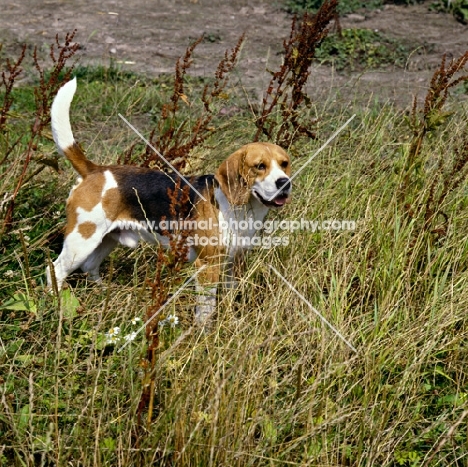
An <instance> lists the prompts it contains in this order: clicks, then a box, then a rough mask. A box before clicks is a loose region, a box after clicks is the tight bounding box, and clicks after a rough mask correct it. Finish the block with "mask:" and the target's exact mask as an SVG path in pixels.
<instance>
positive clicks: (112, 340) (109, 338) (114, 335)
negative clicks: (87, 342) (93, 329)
mask: <svg viewBox="0 0 468 467" xmlns="http://www.w3.org/2000/svg"><path fill="white" fill-rule="evenodd" d="M119 334H120V328H119V327H118V326H115V327H113V328H110V329H109V331H107V332H106V344H116V343H117V342H118V340H119Z"/></svg>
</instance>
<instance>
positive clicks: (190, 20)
mask: <svg viewBox="0 0 468 467" xmlns="http://www.w3.org/2000/svg"><path fill="white" fill-rule="evenodd" d="M429 3H430V2H429ZM429 3H428V2H426V3H425V4H419V5H414V6H409V7H406V6H395V5H386V6H385V7H384V8H383V9H382V10H377V11H372V12H366V13H357V14H352V15H349V16H348V17H344V18H342V21H341V23H342V26H343V27H359V28H371V29H377V30H379V31H381V32H383V33H386V34H388V35H390V36H393V37H397V38H404V39H406V40H407V41H409V42H410V43H411V44H414V48H415V52H414V53H413V54H412V56H411V58H410V59H409V61H408V65H407V67H406V69H405V70H403V69H391V68H390V69H389V68H387V69H385V70H381V71H371V72H365V73H348V74H340V75H338V74H337V73H335V72H333V70H332V69H331V67H329V66H320V65H316V66H314V69H313V72H312V75H311V78H310V80H309V92H310V94H311V95H312V96H313V97H316V98H318V97H319V96H320V98H324V96H326V97H327V98H330V96H332V98H340V99H352V98H353V95H354V94H356V93H357V94H358V95H359V96H360V98H361V99H362V98H364V99H375V98H377V99H379V100H391V101H394V102H396V103H398V104H399V105H403V106H406V105H408V104H409V103H410V102H411V100H412V97H413V95H414V94H417V93H419V94H420V93H422V92H423V91H424V89H425V86H427V83H428V81H429V79H430V76H431V75H432V73H433V70H434V68H435V67H436V66H437V65H438V63H439V62H440V59H441V57H442V55H443V54H444V53H447V54H448V56H449V57H450V56H457V57H458V56H459V55H460V54H461V53H463V52H465V51H466V50H467V49H468V27H467V26H464V25H462V24H460V23H458V22H457V21H456V20H455V19H454V18H453V17H452V16H451V15H449V14H440V13H435V12H430V11H429V10H428V5H429ZM279 4H280V2H279V1H276V0H271V1H270V2H262V1H261V0H255V1H254V0H232V1H227V0H225V1H223V0H214V1H213V0H151V1H150V0H104V1H103V0H99V1H98V0H86V1H84V0H46V1H41V2H40V1H37V0H36V1H31V0H29V1H23V0H1V1H0V11H1V13H0V41H1V42H2V43H3V50H4V52H6V53H7V54H8V55H12V54H14V52H15V51H18V50H19V47H20V45H21V44H22V43H24V42H26V43H28V44H32V45H38V46H44V47H45V46H46V45H47V44H50V43H51V42H52V41H53V40H54V37H55V35H56V34H57V33H58V34H59V35H60V37H62V38H63V37H64V35H65V33H66V32H67V31H72V30H73V29H75V28H76V29H77V30H78V32H77V35H76V40H77V41H78V42H79V43H80V44H81V45H82V46H83V48H82V50H81V51H80V61H81V63H83V64H89V63H99V64H104V65H106V64H109V63H110V60H111V59H113V60H114V61H116V62H117V63H119V64H121V66H122V67H124V68H128V69H131V70H135V71H140V72H145V73H148V74H151V75H156V74H158V73H165V72H172V71H173V70H174V64H175V62H176V60H177V58H178V57H179V56H180V55H182V54H183V53H184V51H185V49H186V47H187V45H188V44H189V43H190V42H191V41H193V40H194V39H195V38H198V37H199V36H200V35H201V34H202V33H205V35H206V38H207V39H206V40H205V41H204V42H203V43H202V44H201V45H200V46H199V47H198V48H197V53H196V55H195V58H196V60H195V62H194V64H193V67H192V73H196V74H198V75H208V76H213V73H214V70H215V69H216V66H217V64H218V62H219V60H220V59H221V58H222V56H223V54H224V51H225V50H226V49H230V48H231V47H233V46H234V45H235V43H236V42H237V39H238V38H239V36H240V35H241V34H242V33H243V32H245V33H246V42H245V45H244V47H243V49H242V55H241V60H240V64H239V72H238V74H237V77H236V80H237V83H236V84H237V85H238V86H244V87H245V88H246V89H247V90H253V91H254V92H255V93H256V95H257V96H260V95H261V92H262V89H265V85H266V83H267V82H268V80H269V74H268V73H267V72H266V69H267V68H268V69H275V67H276V66H277V65H278V64H279V63H280V60H281V50H282V40H283V39H284V38H285V37H286V36H287V35H288V32H289V30H290V24H291V17H290V16H288V15H287V14H286V13H285V12H284V11H282V10H281V9H280V8H279ZM13 56H14V55H13Z"/></svg>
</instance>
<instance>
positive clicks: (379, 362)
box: [0, 68, 468, 467]
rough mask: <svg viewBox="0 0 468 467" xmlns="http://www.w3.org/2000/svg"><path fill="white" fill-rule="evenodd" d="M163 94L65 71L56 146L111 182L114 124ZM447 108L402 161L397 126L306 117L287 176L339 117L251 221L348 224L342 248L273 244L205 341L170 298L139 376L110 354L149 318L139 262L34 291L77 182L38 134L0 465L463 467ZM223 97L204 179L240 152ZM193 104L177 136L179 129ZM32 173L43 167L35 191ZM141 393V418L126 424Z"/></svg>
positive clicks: (466, 324)
mask: <svg viewBox="0 0 468 467" xmlns="http://www.w3.org/2000/svg"><path fill="white" fill-rule="evenodd" d="M201 86H202V84H201V83H200V82H199V81H197V80H193V82H192V83H191V84H190V85H189V88H190V89H191V90H194V91H197V90H199V89H200V88H201ZM170 92H171V90H170V80H168V79H163V78H161V79H158V78H155V79H154V80H151V79H149V78H145V77H141V76H137V75H128V74H125V73H123V72H119V71H118V70H115V69H113V68H111V69H106V68H102V69H101V68H99V69H81V71H80V74H79V83H78V92H77V95H76V97H75V100H74V103H73V107H72V126H73V128H74V132H75V137H77V139H78V140H79V141H80V142H81V143H82V144H83V146H84V147H85V148H86V150H87V152H88V155H89V157H90V158H91V159H92V160H94V161H97V162H106V163H114V162H115V161H117V160H118V158H119V156H121V155H122V154H123V153H124V152H125V151H126V150H128V148H129V147H130V145H131V144H133V143H135V142H138V138H137V137H136V136H135V135H134V134H133V133H132V131H131V130H129V129H128V128H127V127H126V126H125V125H124V123H123V122H122V121H121V120H120V119H119V118H118V116H117V115H118V114H119V113H121V114H122V115H124V116H125V117H126V118H128V119H129V120H131V121H132V122H133V123H134V124H135V125H136V126H138V128H139V129H140V130H141V131H142V132H143V133H144V134H148V132H149V131H150V129H151V128H152V127H153V126H154V124H155V119H156V116H157V115H159V110H160V108H161V103H162V102H166V101H167V99H168V98H169V96H170ZM454 92H455V94H454V95H455V97H453V98H449V99H448V101H447V103H446V105H445V107H444V112H443V113H442V112H441V113H439V114H437V118H438V119H439V120H437V125H436V124H434V125H433V126H432V127H431V128H430V129H429V130H428V131H427V134H425V136H424V138H423V139H422V140H421V146H420V152H418V155H417V157H416V158H414V157H413V158H411V151H412V147H413V146H412V145H413V144H414V141H415V139H417V136H415V133H414V131H413V130H414V128H413V129H411V128H410V125H409V123H408V121H409V117H408V113H407V112H404V111H402V110H399V109H397V108H395V107H393V106H392V105H391V104H388V105H380V104H373V103H370V104H369V105H367V106H362V105H358V104H354V103H353V102H352V101H351V102H350V103H349V104H348V105H347V106H346V107H341V106H338V104H336V103H335V102H334V100H333V98H332V96H329V98H328V97H327V96H324V99H323V101H321V102H317V103H315V104H314V105H313V106H312V107H311V108H310V110H309V112H310V116H311V118H318V119H319V120H318V123H317V128H316V132H317V139H316V140H311V139H305V138H302V139H297V140H296V141H295V142H294V144H293V145H292V146H291V147H290V148H288V149H289V151H290V153H291V154H292V157H293V169H296V170H297V169H298V168H299V167H301V166H302V164H304V163H305V162H306V161H307V160H308V159H309V158H310V157H311V155H312V154H314V151H315V150H316V149H318V148H319V147H320V146H321V144H322V143H323V142H324V141H326V139H327V138H328V137H329V136H330V135H331V134H332V133H333V132H334V131H335V130H336V129H337V128H339V127H340V126H341V125H342V124H343V123H344V122H345V121H346V120H347V119H348V118H349V117H350V116H351V115H353V114H356V117H355V118H354V120H353V121H352V122H351V123H350V124H349V126H348V127H346V129H345V130H344V131H343V132H342V133H341V134H340V135H339V136H338V137H337V138H336V140H335V141H334V142H332V143H331V144H330V145H329V146H327V147H326V148H325V149H324V150H323V151H322V152H321V153H320V154H319V155H317V156H316V157H315V158H314V159H313V161H312V162H311V163H310V164H309V165H308V166H307V168H305V169H304V170H303V171H302V172H301V173H300V175H299V176H297V177H296V178H295V180H294V198H293V203H292V204H291V205H289V206H288V207H287V208H285V209H284V210H281V211H278V212H274V213H271V215H270V217H269V219H271V220H290V221H292V220H300V219H305V220H315V221H319V222H321V221H329V220H338V221H342V220H349V221H355V223H356V226H355V229H354V230H333V229H329V230H318V231H315V232H314V231H312V230H310V229H302V230H297V231H294V232H288V231H285V230H281V229H280V231H277V232H276V233H275V235H281V236H284V237H286V238H287V242H284V243H287V245H286V246H284V245H283V246H280V247H275V248H269V249H258V250H256V251H254V252H252V253H251V254H250V256H249V258H248V267H247V271H246V273H245V275H244V278H243V281H242V282H241V284H240V286H239V291H238V292H239V293H237V294H233V293H223V294H222V295H221V296H220V299H219V307H218V308H219V309H218V313H217V316H216V317H215V319H214V320H213V323H212V325H211V327H210V329H209V331H208V332H203V331H202V330H201V329H200V328H198V327H196V326H193V308H194V304H195V296H194V292H193V291H192V290H191V289H190V287H189V288H187V289H186V290H185V291H184V293H182V294H181V295H180V296H178V297H177V298H176V299H175V300H174V301H173V302H171V303H170V305H169V306H168V307H167V309H165V311H164V316H166V317H168V316H177V318H178V320H175V321H177V322H174V323H173V325H171V324H169V323H166V325H165V326H160V328H159V347H158V349H157V364H156V365H155V367H154V368H153V369H152V371H148V367H147V366H148V362H147V360H146V357H145V355H146V350H147V342H146V339H145V336H144V332H140V333H138V334H137V335H136V337H135V338H134V340H131V341H129V343H128V345H127V346H126V347H125V348H124V349H123V350H122V351H119V349H120V348H121V347H122V346H123V344H124V343H126V342H127V341H126V340H125V336H129V335H130V336H131V337H132V338H133V337H134V336H133V335H132V334H131V333H132V332H136V331H137V330H138V329H139V328H140V326H141V324H142V320H144V319H145V316H146V313H147V311H148V309H150V308H151V306H152V298H151V286H150V284H149V283H148V280H149V281H150V282H151V280H152V279H153V277H154V270H155V262H156V257H157V251H156V250H157V249H156V248H155V247H150V246H141V247H139V248H138V249H136V250H127V249H117V250H116V251H115V252H114V253H113V254H112V256H111V259H110V260H109V261H107V262H106V263H105V264H104V271H103V273H104V285H103V286H102V287H98V286H95V285H93V284H91V283H87V281H86V278H85V277H84V276H83V275H80V274H75V275H74V276H72V277H71V278H70V280H69V284H70V287H69V288H68V289H66V290H65V291H63V292H62V293H61V295H60V297H59V298H57V297H56V296H54V294H49V293H47V292H46V291H45V287H44V280H45V275H44V269H45V266H46V264H47V262H48V259H47V258H48V255H49V256H50V257H51V258H52V259H55V258H56V256H57V254H58V253H59V251H60V248H61V230H62V228H63V226H64V206H65V200H66V197H67V195H68V192H69V190H70V187H71V186H72V185H73V183H74V180H75V174H74V173H73V171H72V169H71V167H70V166H69V164H68V163H67V162H66V161H64V160H61V159H60V160H58V166H59V167H60V170H61V171H60V172H59V173H58V172H56V171H54V170H53V169H52V168H51V167H50V165H53V162H54V157H56V152H55V149H54V146H53V143H52V141H51V139H50V135H49V134H47V133H44V135H43V137H42V138H41V139H40V141H39V143H38V147H37V149H36V152H35V154H36V155H37V158H36V159H33V160H32V162H31V164H30V166H29V168H28V175H33V174H34V176H32V177H30V178H29V179H28V180H27V181H26V182H25V184H24V186H23V187H22V189H21V190H20V192H19V195H18V198H17V201H16V206H15V215H14V222H13V225H12V227H11V229H10V230H8V231H7V232H4V233H3V236H2V238H1V242H2V244H1V248H2V256H1V257H0V300H1V302H0V303H1V305H0V316H1V327H0V339H1V340H0V399H1V400H0V440H1V443H0V465H1V466H5V467H6V466H13V465H14V466H36V465H37V466H65V465H67V466H149V465H168V466H169V465H187V466H205V465H206V466H209V465H213V466H226V465H230V466H239V467H240V466H249V465H252V466H267V465H268V466H273V465H277V466H284V465H297V466H306V465H310V466H338V465H340V466H341V465H342V466H345V465H350V466H398V465H399V466H422V465H427V466H453V465H459V466H462V465H466V463H467V454H466V453H467V452H468V439H467V432H468V425H467V418H466V416H467V415H468V397H467V394H468V354H467V351H468V346H467V331H468V321H467V309H468V288H467V281H468V269H467V266H468V247H467V245H468V244H467V241H466V232H467V228H468V219H467V212H468V211H467V190H468V186H467V184H466V183H465V166H464V165H463V164H461V162H460V165H458V166H457V165H456V161H457V160H464V159H463V158H464V157H465V158H466V157H467V155H466V154H465V153H466V150H467V145H466V141H467V130H466V122H467V105H466V99H464V90H463V88H456V89H455V90H454ZM13 95H14V98H15V104H14V106H13V107H12V108H11V109H10V119H9V122H8V127H7V128H6V129H5V130H4V131H3V133H2V134H1V135H0V136H1V138H2V140H1V142H2V145H3V147H7V146H8V145H9V144H10V143H11V142H12V141H15V140H16V139H19V142H18V144H17V145H16V146H15V148H14V150H13V151H12V152H11V154H10V156H9V158H8V161H7V163H3V164H2V165H0V174H1V178H0V193H1V196H2V198H3V200H4V201H5V200H7V199H8V195H9V194H11V192H12V190H13V189H14V184H15V180H16V179H17V176H18V173H20V171H21V167H22V162H23V159H22V157H23V155H24V151H25V147H26V145H27V143H28V142H27V139H26V136H23V135H27V129H28V128H29V126H30V123H31V119H32V118H33V113H34V101H33V91H32V86H27V85H24V86H22V87H19V88H15V89H14V91H13ZM461 96H463V99H462V98H461ZM223 99H224V104H223V106H224V107H226V108H231V107H233V108H236V109H238V111H237V112H236V113H234V115H229V116H223V112H221V113H219V114H216V115H217V116H216V118H215V119H214V121H213V123H212V125H213V127H214V128H215V129H217V131H216V132H213V136H212V137H210V138H209V139H208V140H207V141H206V142H205V144H204V145H201V146H199V147H197V148H196V149H195V150H194V151H193V154H192V157H191V160H190V167H188V169H187V170H190V171H199V172H202V171H212V170H213V169H214V168H215V167H216V165H217V164H218V163H219V161H220V160H222V159H223V158H224V157H226V156H227V155H228V154H230V153H231V152H233V151H234V150H235V149H236V148H237V147H239V146H240V145H241V144H243V143H247V142H249V141H251V139H252V137H253V135H254V133H255V125H254V123H253V118H254V117H253V114H252V112H251V111H250V108H249V105H248V99H247V97H246V96H245V95H244V94H243V92H242V91H235V90H234V89H230V88H229V89H228V90H227V91H226V94H225V95H224V96H223ZM191 104H192V105H191V107H188V106H187V109H184V118H185V119H186V120H188V121H190V120H191V119H195V118H196V112H197V111H198V110H197V109H198V107H197V105H198V103H197V101H196V100H193V101H192V102H191ZM442 117H443V119H442ZM434 118H435V117H434ZM442 120H443V121H442ZM413 123H414V122H413ZM433 123H434V122H433ZM137 149H138V147H137ZM139 149H140V150H144V146H143V145H140V146H139ZM464 151H465V152H464ZM134 154H135V157H136V155H137V154H138V150H135V151H134ZM1 157H2V156H1V154H0V158H1ZM41 160H42V161H44V160H46V161H48V164H49V165H48V166H46V168H44V169H43V170H41V171H37V169H38V168H40V167H42V165H41ZM36 171H37V173H36ZM457 177H460V180H459V181H458V182H457V183H453V184H452V185H450V183H451V182H453V181H454V180H455V179H456V178H457ZM437 201H438V202H437ZM431 203H432V204H431ZM5 206H6V204H5V203H4V204H2V214H3V213H4V210H5ZM428 206H433V207H434V206H435V208H433V209H432V211H431V212H433V215H432V217H431V218H430V221H431V222H430V223H428V222H427V219H426V218H425V214H427V212H428V208H427V207H428ZM270 266H273V267H274V268H275V269H276V270H277V271H279V272H280V273H281V275H282V276H283V278H284V279H285V280H286V281H288V282H289V283H290V284H291V285H292V286H294V288H295V289H297V291H298V292H300V294H302V295H303V296H304V297H305V298H306V299H307V301H308V302H309V304H307V303H305V302H304V301H303V300H302V299H301V298H300V296H299V295H298V294H297V293H296V292H294V291H293V290H292V289H291V288H290V287H289V286H287V285H286V284H285V282H284V281H283V279H282V278H281V277H279V276H278V275H277V274H276V273H275V272H274V271H273V270H272V269H271V268H270ZM193 273H194V269H193V266H191V265H187V267H186V269H184V270H183V271H182V273H180V274H179V275H178V276H177V277H174V276H171V275H170V274H171V273H170V271H163V276H164V280H165V282H164V284H166V287H168V288H169V291H170V292H171V293H175V292H176V291H177V290H178V288H179V287H180V285H181V284H182V281H183V280H184V279H187V278H189V277H190V276H191V275H192V274H193ZM310 305H311V306H313V307H315V309H316V310H317V311H318V312H319V313H321V315H322V316H323V317H325V318H326V319H327V320H328V321H329V322H330V323H331V324H332V325H333V326H334V327H335V328H336V330H337V331H339V332H340V333H341V335H342V336H343V337H345V338H346V340H348V341H349V342H350V343H351V344H352V346H354V347H355V349H356V352H354V351H353V350H351V349H350V348H349V346H347V345H346V344H345V343H344V342H343V341H342V340H341V339H340V338H339V337H338V336H337V334H336V333H335V332H334V331H333V330H332V329H330V328H329V327H328V326H326V325H324V324H323V322H322V320H321V319H320V318H319V317H317V315H316V314H315V313H314V311H313V310H312V309H311V306H310ZM116 328H119V329H118V330H117V329H116ZM127 339H129V338H127ZM149 384H153V386H152V389H153V390H154V401H153V407H152V409H151V413H150V414H148V410H149V409H148V406H147V405H141V400H142V391H143V390H144V389H145V386H147V385H149Z"/></svg>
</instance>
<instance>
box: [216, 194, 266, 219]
mask: <svg viewBox="0 0 468 467" xmlns="http://www.w3.org/2000/svg"><path fill="white" fill-rule="evenodd" d="M214 197H215V200H216V202H217V205H218V208H219V210H220V211H221V214H222V215H223V217H224V219H226V220H227V219H233V220H236V221H238V222H240V221H248V220H249V219H253V220H256V221H261V222H263V219H265V216H266V215H267V213H268V207H266V206H265V205H264V204H263V203H261V202H260V201H259V200H258V199H257V198H255V197H254V196H251V197H250V199H249V202H248V203H247V204H242V205H235V204H231V203H230V202H229V200H228V199H227V197H226V195H225V194H224V193H223V192H222V190H221V189H220V188H219V187H218V188H215V190H214Z"/></svg>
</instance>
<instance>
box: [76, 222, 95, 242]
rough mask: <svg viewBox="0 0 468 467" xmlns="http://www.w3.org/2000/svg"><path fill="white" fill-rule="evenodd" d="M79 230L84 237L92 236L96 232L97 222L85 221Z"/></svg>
mask: <svg viewBox="0 0 468 467" xmlns="http://www.w3.org/2000/svg"><path fill="white" fill-rule="evenodd" d="M78 232H79V233H80V234H81V236H82V237H83V238H85V239H86V238H90V237H92V236H93V234H94V232H96V224H94V223H93V222H89V221H86V222H83V223H82V224H80V225H79V226H78Z"/></svg>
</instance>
